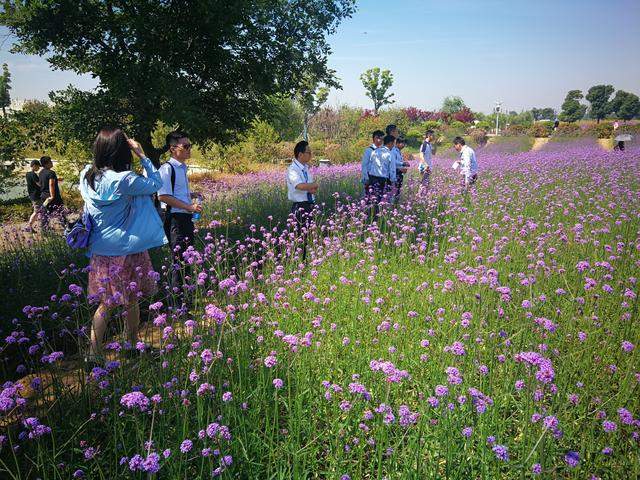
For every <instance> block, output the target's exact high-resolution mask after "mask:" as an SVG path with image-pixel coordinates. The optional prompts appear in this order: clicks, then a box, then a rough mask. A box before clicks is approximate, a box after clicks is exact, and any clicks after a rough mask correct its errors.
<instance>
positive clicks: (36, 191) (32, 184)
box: [26, 160, 42, 232]
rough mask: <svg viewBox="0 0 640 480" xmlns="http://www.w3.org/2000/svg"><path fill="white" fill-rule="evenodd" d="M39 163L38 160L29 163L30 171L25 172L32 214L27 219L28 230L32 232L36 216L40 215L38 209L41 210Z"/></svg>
mask: <svg viewBox="0 0 640 480" xmlns="http://www.w3.org/2000/svg"><path fill="white" fill-rule="evenodd" d="M40 167H41V165H40V162H39V161H38V160H32V161H31V170H30V171H29V172H27V175H26V180H27V194H28V195H29V199H30V200H31V206H32V207H33V212H32V213H31V216H30V217H29V224H28V229H29V230H30V231H32V232H33V224H34V223H35V221H36V219H37V218H38V215H39V214H40V209H41V208H42V198H41V195H42V190H40V178H39V177H38V170H40Z"/></svg>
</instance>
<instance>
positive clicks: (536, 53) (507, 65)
mask: <svg viewBox="0 0 640 480" xmlns="http://www.w3.org/2000/svg"><path fill="white" fill-rule="evenodd" d="M365 32H366V33H365ZM3 33H6V30H2V29H0V35H2V34H3ZM0 43H1V41H0ZM330 43H331V45H332V49H333V54H332V55H331V57H330V60H329V64H330V66H331V67H332V68H334V69H335V70H336V71H337V75H338V77H339V78H340V80H341V83H342V85H343V90H340V91H334V92H332V93H331V95H330V97H329V104H331V105H338V104H349V105H357V106H363V107H370V100H369V99H368V98H366V96H365V94H364V89H363V87H362V84H361V82H360V80H359V76H360V74H361V73H362V72H363V71H364V70H366V69H368V68H371V67H374V66H379V67H381V68H388V69H389V70H391V72H392V73H393V75H394V79H395V82H394V85H393V87H392V90H391V91H392V92H394V93H395V97H394V98H395V99H396V103H397V104H398V105H400V106H410V105H412V106H416V107H419V108H423V109H429V110H432V109H437V108H438V107H439V106H440V105H441V103H442V99H443V98H444V97H445V96H447V95H459V96H461V97H462V98H463V99H464V100H465V102H466V103H467V105H469V106H470V107H471V108H472V109H473V110H479V111H485V112H488V111H490V110H491V108H492V106H493V103H494V101H495V100H501V101H502V102H503V104H504V106H505V107H506V108H507V109H509V110H517V111H519V110H521V109H528V108H531V107H546V106H551V107H556V108H557V107H559V105H560V104H561V103H562V100H563V98H564V95H565V94H566V92H567V91H568V90H571V89H581V90H586V89H588V88H589V87H590V86H592V85H595V84H598V83H608V84H611V85H613V86H614V87H616V88H617V89H622V90H627V91H632V92H634V93H636V94H640V53H638V47H637V45H640V1H639V0H610V1H593V0H582V1H576V0H556V1H551V0H536V1H525V0H512V1H505V0H448V1H437V2H434V1H420V0H404V1H396V2H387V1H382V0H361V1H359V2H358V11H357V12H356V14H355V15H354V16H353V17H352V18H351V19H348V20H346V21H345V22H343V23H342V25H341V26H340V27H339V29H338V32H337V33H336V34H335V35H333V36H332V37H331V38H330ZM9 47H10V41H5V42H4V44H3V45H2V47H1V48H0V62H7V63H8V64H9V68H10V69H11V72H12V75H13V92H12V93H13V97H14V98H45V97H46V95H47V92H48V91H49V90H52V89H58V88H63V87H65V86H66V85H67V84H69V83H73V84H74V85H77V86H79V87H80V88H91V87H92V86H94V85H95V81H94V80H93V79H91V78H90V77H88V76H85V77H78V76H77V75H75V74H73V73H69V72H52V71H51V70H50V69H49V67H48V64H47V63H46V61H44V60H42V59H40V58H37V57H35V58H34V57H25V56H18V55H11V54H9V53H8V50H9Z"/></svg>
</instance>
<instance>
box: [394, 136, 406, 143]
mask: <svg viewBox="0 0 640 480" xmlns="http://www.w3.org/2000/svg"><path fill="white" fill-rule="evenodd" d="M396 143H402V144H404V145H406V143H407V139H406V138H404V137H403V136H402V135H400V136H399V137H398V138H397V139H396Z"/></svg>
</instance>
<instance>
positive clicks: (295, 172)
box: [287, 160, 315, 202]
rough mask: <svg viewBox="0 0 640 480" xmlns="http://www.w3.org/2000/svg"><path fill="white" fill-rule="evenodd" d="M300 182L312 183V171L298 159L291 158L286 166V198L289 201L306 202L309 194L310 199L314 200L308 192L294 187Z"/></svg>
mask: <svg viewBox="0 0 640 480" xmlns="http://www.w3.org/2000/svg"><path fill="white" fill-rule="evenodd" d="M301 183H313V173H311V171H310V170H309V169H308V168H307V166H306V165H304V164H302V163H300V162H299V161H298V160H293V161H292V162H291V165H289V167H288V168H287V198H288V199H289V201H291V202H308V201H309V197H308V196H307V193H309V194H310V195H311V201H315V197H314V195H313V194H311V193H310V192H307V191H305V190H298V189H297V188H296V187H297V186H298V185H300V184H301Z"/></svg>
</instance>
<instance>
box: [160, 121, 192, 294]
mask: <svg viewBox="0 0 640 480" xmlns="http://www.w3.org/2000/svg"><path fill="white" fill-rule="evenodd" d="M166 145H167V147H168V148H169V152H170V154H171V158H170V159H169V161H168V162H166V163H164V164H163V165H162V166H161V167H160V169H159V172H160V178H162V187H160V190H158V200H160V202H162V203H161V204H160V206H161V208H162V209H163V211H164V229H165V233H166V235H167V238H168V239H169V245H170V247H171V252H172V255H173V265H172V268H171V272H170V283H171V287H172V289H173V293H175V294H178V293H179V292H180V291H181V290H183V284H184V280H185V276H186V275H188V272H187V270H188V268H187V267H185V266H183V265H182V262H181V261H180V260H181V257H182V253H183V252H184V251H185V250H186V249H187V247H188V246H189V245H191V244H193V238H194V225H193V214H194V213H196V212H198V213H200V212H202V206H201V205H200V204H199V203H197V202H193V199H194V198H196V197H198V196H199V194H197V193H192V192H191V189H190V188H189V177H188V176H187V161H188V160H189V159H190V158H191V142H190V141H189V137H188V136H187V134H186V133H184V132H179V131H175V132H171V133H169V134H168V135H167V137H166ZM171 298H172V299H173V296H171ZM174 300H175V299H174Z"/></svg>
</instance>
